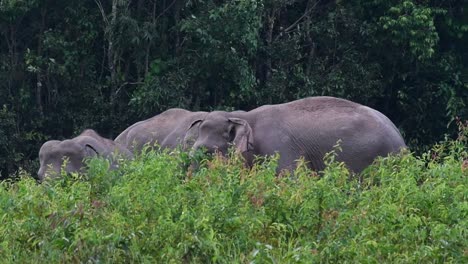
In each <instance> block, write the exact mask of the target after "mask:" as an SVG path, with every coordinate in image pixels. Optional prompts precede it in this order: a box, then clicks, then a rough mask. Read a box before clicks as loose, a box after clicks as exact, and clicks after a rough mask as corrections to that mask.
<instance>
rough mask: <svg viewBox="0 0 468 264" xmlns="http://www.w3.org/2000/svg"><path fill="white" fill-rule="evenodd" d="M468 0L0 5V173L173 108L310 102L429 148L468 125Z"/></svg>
mask: <svg viewBox="0 0 468 264" xmlns="http://www.w3.org/2000/svg"><path fill="white" fill-rule="evenodd" d="M467 10H468V3H467V2H466V1H463V0H447V1H442V0H438V1H436V0H408V1H399V0H371V1H369V0H350V1H342V0H334V1H333V0H332V1H327V0H296V1H295V0H231V1H221V0H193V1H192V0H188V1H187V0H185V1H183V0H108V1H104V0H82V1H71V0H42V1H39V0H0V171H1V176H0V178H6V177H8V176H9V175H13V174H15V173H16V172H17V171H18V170H19V168H23V169H25V170H27V171H30V172H32V173H34V172H35V170H36V169H37V167H38V162H37V155H38V151H39V148H40V146H41V144H42V143H43V142H45V141H46V140H49V139H63V138H70V137H73V136H75V135H77V134H79V133H80V132H81V131H82V130H83V129H85V128H93V129H95V130H97V131H98V132H99V133H100V134H101V135H103V136H105V137H109V138H114V137H115V136H117V135H118V134H119V133H120V132H121V131H123V130H124V129H125V128H126V127H127V126H129V125H130V124H132V123H134V122H136V121H139V120H142V119H145V118H148V117H151V116H154V115H156V114H158V113H160V112H162V111H164V110H167V109H168V108H173V107H182V108H185V109H189V110H214V109H223V110H233V109H243V110H250V109H253V108H255V107H257V106H260V105H263V104H273V103H282V102H287V101H291V100H294V99H297V98H303V97H307V96H318V95H329V96H337V97H342V98H347V99H350V100H353V101H355V102H359V103H362V104H365V105H368V106H370V107H373V108H375V109H377V110H379V111H381V112H383V113H384V114H386V115H387V116H388V117H389V118H390V119H391V120H392V121H393V122H394V123H395V124H396V125H397V126H398V127H399V129H400V130H401V131H402V133H403V136H404V138H405V140H406V141H407V143H408V145H409V146H410V147H411V149H412V150H414V151H416V152H418V151H422V150H425V149H427V148H428V147H429V146H430V145H431V144H433V143H435V142H437V141H439V140H442V139H443V138H444V136H445V135H448V136H454V135H455V134H456V128H457V125H456V120H457V118H458V119H459V120H466V119H467V118H468V107H467V105H468V82H467V79H468V70H467V63H468V49H467V47H468V38H467V32H468V15H467Z"/></svg>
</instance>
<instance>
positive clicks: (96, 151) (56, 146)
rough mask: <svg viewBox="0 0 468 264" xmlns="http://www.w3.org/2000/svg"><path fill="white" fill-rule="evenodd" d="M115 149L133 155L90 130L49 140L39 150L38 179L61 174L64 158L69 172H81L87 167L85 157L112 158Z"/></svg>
mask: <svg viewBox="0 0 468 264" xmlns="http://www.w3.org/2000/svg"><path fill="white" fill-rule="evenodd" d="M91 132H93V133H91ZM114 151H118V152H119V153H121V154H122V155H123V156H125V157H131V156H132V154H131V153H130V152H129V151H128V150H127V149H125V148H124V147H122V146H120V145H118V144H115V143H114V142H113V141H112V140H108V139H105V138H102V137H100V136H99V135H98V134H97V133H95V132H94V131H90V130H86V131H85V132H83V133H82V134H81V135H79V136H77V137H75V138H73V139H68V140H63V141H58V140H50V141H47V142H46V143H44V144H43V145H42V147H41V149H40V150H39V162H40V168H39V171H38V172H37V175H38V179H39V180H40V181H43V180H44V179H45V178H46V177H50V178H54V177H57V176H59V175H60V173H61V170H62V164H63V163H64V160H67V161H66V162H65V167H63V168H64V169H65V171H66V172H67V173H71V172H81V171H82V170H83V169H84V168H85V163H84V159H85V158H88V157H94V156H103V157H105V158H112V155H113V153H114ZM113 167H114V165H113Z"/></svg>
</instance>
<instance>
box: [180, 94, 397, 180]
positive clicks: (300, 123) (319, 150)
mask: <svg viewBox="0 0 468 264" xmlns="http://www.w3.org/2000/svg"><path fill="white" fill-rule="evenodd" d="M190 130H197V132H196V133H192V132H190ZM188 134H191V135H197V134H198V136H197V137H196V140H195V142H194V143H193V146H192V150H196V149H198V148H201V147H204V149H206V151H208V152H210V153H212V152H215V151H218V152H220V153H222V154H225V153H226V152H227V149H228V147H229V146H230V145H234V146H235V148H236V150H237V152H239V153H241V154H242V155H243V156H244V158H245V160H246V162H247V164H248V165H252V162H253V159H254V156H255V155H257V156H264V155H273V154H275V153H276V152H278V153H279V154H280V158H279V161H278V172H279V171H281V170H284V169H286V170H289V171H292V170H294V169H295V167H296V161H297V160H298V159H299V158H301V157H303V158H304V159H305V161H307V163H308V165H309V166H310V168H312V169H313V170H316V171H320V170H323V169H324V166H325V164H324V160H323V158H324V155H325V154H326V153H328V152H330V151H332V150H333V147H334V145H336V144H337V142H339V141H340V142H341V143H340V147H341V149H342V151H341V152H340V151H338V153H337V160H338V161H343V162H344V163H345V164H346V165H347V167H348V168H349V169H351V170H352V171H354V172H356V173H358V172H360V171H362V170H363V169H364V168H366V167H367V166H368V165H370V164H371V163H372V162H373V160H374V159H375V158H376V157H377V156H386V155H388V154H389V153H396V152H399V151H400V149H402V148H405V147H406V145H405V142H404V140H403V138H402V136H401V134H400V132H399V131H398V129H397V128H396V127H395V125H394V124H393V123H392V122H391V121H390V120H389V119H388V118H387V117H386V116H385V115H383V114H382V113H380V112H378V111H377V110H374V109H371V108H369V107H366V106H363V105H360V104H357V103H354V102H351V101H348V100H344V99H339V98H334V97H327V96H319V97H309V98H305V99H301V100H296V101H293V102H289V103H284V104H278V105H264V106H262V107H259V108H256V109H254V110H252V111H249V112H244V113H242V112H239V113H229V112H222V111H215V112H211V113H210V114H208V115H207V116H206V117H205V118H200V119H198V120H195V121H194V122H193V123H192V126H191V127H190V129H189V131H188Z"/></svg>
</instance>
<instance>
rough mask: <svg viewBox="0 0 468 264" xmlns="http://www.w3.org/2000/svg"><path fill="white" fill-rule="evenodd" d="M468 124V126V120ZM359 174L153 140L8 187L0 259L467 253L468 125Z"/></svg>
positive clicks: (230, 259) (462, 257) (229, 259)
mask: <svg viewBox="0 0 468 264" xmlns="http://www.w3.org/2000/svg"><path fill="white" fill-rule="evenodd" d="M465 132H468V131H465ZM465 132H464V133H461V134H460V135H459V138H458V139H457V140H455V141H450V140H449V141H446V142H444V143H443V144H438V145H436V146H434V147H433V148H432V150H430V151H428V152H426V153H424V154H423V155H422V156H421V157H416V156H414V155H412V154H408V153H406V154H401V155H399V156H394V157H388V158H384V159H380V160H378V161H376V163H375V164H374V165H372V166H371V167H369V168H368V169H367V170H366V171H365V172H364V173H363V174H362V175H360V177H350V174H349V173H348V171H347V170H346V169H345V168H344V167H343V165H342V164H340V163H338V162H336V161H334V157H335V156H334V155H333V154H330V155H328V157H327V158H326V160H327V162H328V166H327V168H326V170H325V171H324V172H323V173H321V174H320V175H318V174H317V173H315V172H312V171H309V170H308V169H306V168H305V166H303V165H301V166H299V168H298V169H297V170H296V171H295V173H294V176H288V175H286V174H284V175H282V176H283V177H277V176H276V175H275V167H276V163H275V158H277V157H272V158H269V159H267V160H265V161H264V162H262V163H259V164H258V165H257V166H256V167H254V168H253V169H252V170H247V169H245V168H244V167H243V166H242V161H241V160H240V159H239V158H238V157H236V156H234V155H233V156H232V157H230V158H229V159H223V158H215V159H212V160H207V159H205V160H203V162H202V163H201V166H200V167H199V169H198V170H197V171H192V170H186V169H184V168H185V166H182V164H185V163H186V162H187V154H186V153H179V152H177V151H176V152H174V153H160V154H158V153H155V152H147V153H144V154H142V155H140V156H139V157H137V158H136V159H135V160H133V161H128V162H125V163H123V164H121V167H120V169H119V170H116V171H112V172H108V171H107V168H108V164H107V163H106V161H105V160H99V159H94V160H90V162H89V166H90V168H89V172H88V173H87V174H86V175H74V176H73V177H63V178H61V179H58V180H53V181H48V182H46V183H44V184H40V185H38V184H36V183H35V182H34V181H33V180H32V179H31V178H30V177H29V175H28V174H27V173H22V176H23V177H22V179H21V180H20V181H17V182H14V183H7V182H4V183H2V186H1V187H0V218H1V222H2V224H1V225H0V262H2V263H4V262H9V263H13V262H18V263H25V262H30V263H38V262H64V263H68V262H91V263H95V262H100V263H125V262H148V263H155V262H158V263H159V262H160V263H181V262H182V263H210V262H217V263H250V262H251V261H254V262H255V263H296V262H298V263H311V262H313V263H319V262H332V263H335V262H351V263H421V262H422V263H466V262H467V261H468V252H467V250H468V165H467V164H465V165H463V160H466V159H468V151H467V149H466V144H467V136H468V133H465Z"/></svg>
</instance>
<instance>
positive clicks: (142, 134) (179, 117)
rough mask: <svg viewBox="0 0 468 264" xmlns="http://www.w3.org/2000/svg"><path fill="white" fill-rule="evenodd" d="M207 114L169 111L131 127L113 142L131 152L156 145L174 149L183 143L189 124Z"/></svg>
mask: <svg viewBox="0 0 468 264" xmlns="http://www.w3.org/2000/svg"><path fill="white" fill-rule="evenodd" d="M207 114H208V113H207V112H191V111H187V110H184V109H180V108H173V109H169V110H166V111H164V112H162V113H161V114H159V115H157V116H154V117H152V118H149V119H146V120H143V121H140V122H137V123H135V124H133V125H131V126H130V127H128V128H127V129H125V130H124V131H123V132H122V133H121V134H120V135H118V136H117V137H116V138H115V142H117V143H119V144H122V145H123V146H126V147H127V148H128V149H129V150H130V151H132V152H135V151H136V152H139V151H141V150H142V149H143V147H144V146H145V145H148V146H150V147H151V146H154V144H156V143H157V144H159V145H160V146H161V147H163V148H169V149H174V148H176V147H177V145H179V144H180V143H182V142H183V140H184V137H186V132H187V129H188V127H189V126H190V124H192V123H193V121H195V120H199V119H203V118H204V117H205V116H206V115H207ZM194 132H196V131H194ZM187 138H189V137H187Z"/></svg>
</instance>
